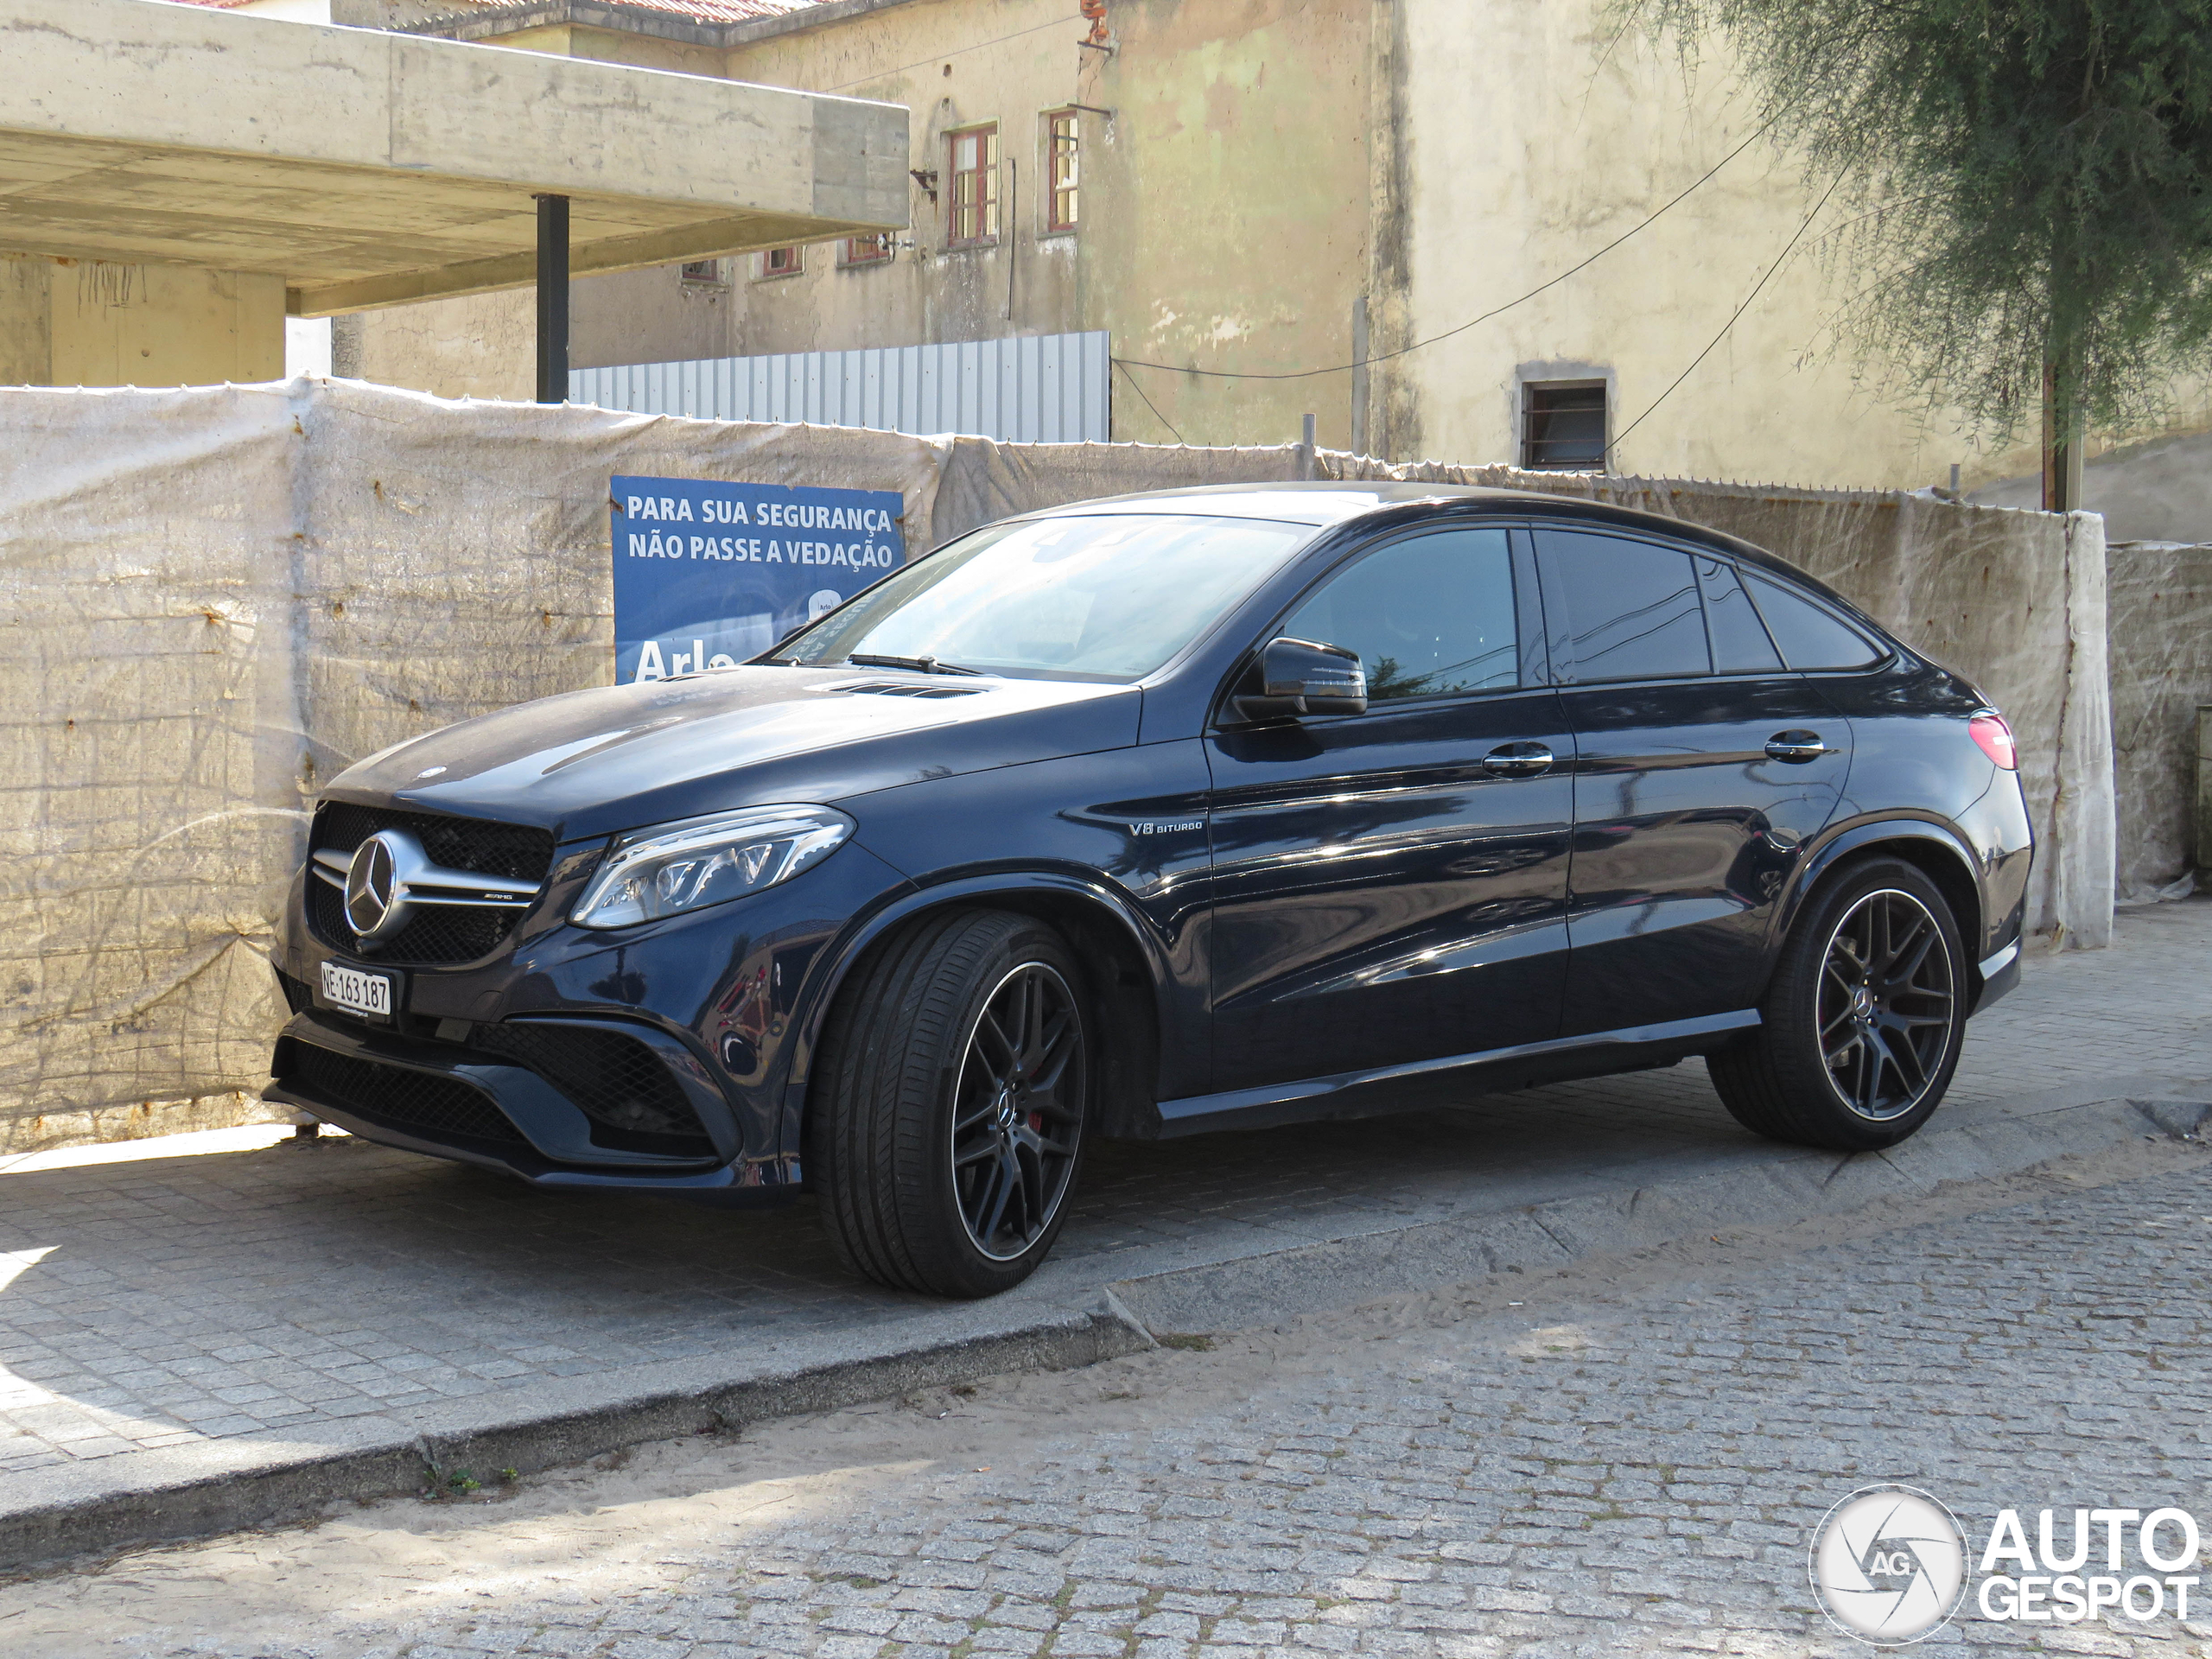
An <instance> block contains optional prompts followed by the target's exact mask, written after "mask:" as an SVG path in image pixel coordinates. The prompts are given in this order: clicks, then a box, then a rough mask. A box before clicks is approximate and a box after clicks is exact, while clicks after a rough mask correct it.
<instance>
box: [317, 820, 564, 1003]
mask: <svg viewBox="0 0 2212 1659" xmlns="http://www.w3.org/2000/svg"><path fill="white" fill-rule="evenodd" d="M379 829H405V830H408V831H410V833H411V834H413V836H415V838H416V840H418V841H420V842H422V843H423V851H424V852H425V853H427V854H428V855H429V857H430V860H431V861H432V862H433V863H435V864H438V865H441V866H442V867H443V868H447V869H449V870H468V871H472V872H474V873H475V874H479V875H498V876H505V877H506V878H507V879H508V880H515V881H536V882H539V883H543V881H544V880H545V873H546V871H547V870H548V869H549V868H550V867H551V865H552V862H553V836H552V835H551V833H550V831H547V830H543V829H531V828H530V827H529V826H528V825H526V824H519V823H487V822H486V821H485V820H483V819H480V818H448V817H439V816H438V815H437V814H435V813H432V812H401V811H396V810H390V809H387V808H385V807H376V806H355V805H353V804H352V803H350V802H347V801H326V802H324V803H323V804H322V805H321V807H319V808H317V809H316V810H315V828H314V829H313V831H312V832H311V833H310V835H309V837H308V846H309V850H310V851H319V850H321V849H325V848H327V849H330V850H332V851H334V852H340V853H346V854H350V853H352V852H353V849H355V848H357V847H359V845H360V844H361V843H362V842H365V841H366V840H367V839H368V838H369V837H370V836H372V835H374V834H375V833H376V832H377V831H378V830H379ZM307 881H308V925H309V926H311V927H312V928H314V930H315V934H316V936H317V937H318V938H321V940H322V941H323V943H324V944H334V945H336V946H338V947H339V948H340V949H341V950H354V951H358V950H360V946H359V944H358V943H357V942H356V941H355V939H354V938H353V929H352V928H350V927H348V926H347V925H346V900H345V895H344V894H342V893H340V892H339V890H338V889H337V888H336V887H333V886H331V885H330V883H329V882H327V881H325V880H322V879H321V877H320V876H317V875H315V874H313V873H312V872H310V873H309V874H308V878H307ZM525 913H526V912H524V911H521V910H492V909H478V908H475V907H474V906H461V905H418V906H416V908H415V912H414V914H413V916H412V917H411V918H410V919H409V921H408V923H407V925H406V926H404V927H403V928H401V929H400V930H399V931H398V932H397V933H395V934H393V935H392V936H391V938H389V939H386V940H385V942H384V943H383V944H381V945H379V946H378V948H377V950H376V952H375V955H376V959H377V960H378V962H390V963H421V964H424V965H435V964H437V963H456V962H474V961H476V960H478V959H479V958H480V957H488V956H490V955H491V954H492V952H493V951H494V950H498V949H499V946H500V945H501V944H504V943H505V940H506V938H507V936H508V935H509V934H511V933H512V932H513V931H514V930H515V925H516V923H518V922H519V921H520V920H521V919H522V918H523V917H524V914H525Z"/></svg>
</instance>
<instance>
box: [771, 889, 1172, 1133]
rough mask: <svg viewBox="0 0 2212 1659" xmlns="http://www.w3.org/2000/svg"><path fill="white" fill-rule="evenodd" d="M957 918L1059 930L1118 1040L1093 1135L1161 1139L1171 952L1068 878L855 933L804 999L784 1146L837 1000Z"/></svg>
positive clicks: (1109, 897) (798, 1123) (911, 896)
mask: <svg viewBox="0 0 2212 1659" xmlns="http://www.w3.org/2000/svg"><path fill="white" fill-rule="evenodd" d="M952 909H976V910H1006V911H1013V912H1016V913H1018V914H1021V915H1026V916H1033V917H1034V918H1037V919H1038V920H1039V921H1041V922H1045V923H1047V924H1049V925H1052V926H1053V927H1055V928H1057V929H1058V930H1059V931H1060V932H1061V933H1062V934H1063V935H1065V937H1066V938H1067V940H1068V943H1069V944H1070V945H1071V946H1072V947H1073V949H1074V950H1075V953H1076V957H1077V962H1078V963H1080V964H1081V965H1082V967H1083V969H1084V974H1085V976H1086V979H1087V981H1088V983H1087V984H1086V985H1085V987H1084V988H1085V989H1086V990H1087V991H1088V992H1089V993H1090V996H1091V999H1092V1001H1093V1002H1094V1004H1095V1005H1096V1007H1098V1009H1099V1012H1100V1015H1101V1020H1102V1023H1104V1024H1107V1025H1109V1026H1111V1027H1113V1028H1114V1029H1115V1030H1116V1041H1115V1042H1113V1043H1111V1044H1101V1045H1100V1046H1099V1048H1100V1052H1101V1054H1102V1057H1103V1065H1102V1068H1101V1071H1100V1076H1099V1085H1100V1086H1099V1109H1098V1116H1097V1119H1096V1122H1094V1124H1093V1125H1092V1127H1093V1128H1094V1129H1096V1131H1097V1132H1098V1133H1100V1134H1102V1135H1151V1134H1154V1133H1156V1132H1157V1128H1158V1121H1159V1114H1158V1111H1157V1109H1156V1108H1157V1105H1158V1097H1159V1096H1158V1084H1159V1078H1160V1042H1161V1039H1162V1031H1163V1026H1164V1014H1163V1012H1162V1009H1161V1006H1160V1004H1161V1000H1162V996H1163V994H1164V989H1165V987H1166V984H1167V982H1168V969H1167V963H1166V946H1165V945H1164V944H1163V943H1162V942H1161V941H1160V938H1158V937H1157V935H1156V934H1155V933H1154V930H1153V929H1152V927H1151V926H1150V925H1149V924H1147V922H1146V921H1145V920H1144V919H1143V918H1142V916H1141V913H1139V912H1137V911H1136V908H1135V906H1134V905H1133V904H1131V903H1130V902H1129V901H1128V899H1126V898H1124V897H1122V895H1120V894H1118V893H1115V892H1114V890H1113V889H1112V888H1111V887H1109V886H1108V885H1106V884H1104V883H1103V882H1101V881H1099V880H1098V879H1097V878H1096V876H1090V877H1088V878H1086V877H1085V876H1084V875H1082V874H1076V873H1072V872H1063V871H1044V870H1035V871H1019V872H996V873H994V874H990V875H987V876H973V877H968V878H963V879H958V880H947V881H942V882H938V883H935V884H933V885H931V886H929V887H923V888H921V889H919V890H918V891H917V892H913V893H908V894H907V895H906V896H905V897H903V898H901V899H899V900H897V901H895V902H893V903H892V904H890V905H887V906H884V907H883V908H882V909H880V910H879V911H876V912H874V913H873V914H871V915H869V916H868V917H867V918H864V919H863V920H862V921H861V922H860V923H859V924H858V925H856V926H855V927H853V928H852V929H850V930H849V931H848V932H847V933H846V935H845V937H844V938H841V939H840V940H839V941H837V943H836V945H835V946H834V947H833V949H832V950H831V951H830V952H829V961H828V963H827V964H826V966H825V967H824V968H823V969H821V970H820V976H819V978H818V979H817V982H816V983H815V984H814V985H813V986H812V987H810V989H809V990H808V992H807V995H806V997H805V1000H804V1008H803V1011H802V1014H801V1015H800V1019H799V1021H798V1033H796V1034H797V1036H798V1042H797V1044H796V1045H795V1046H794V1051H793V1054H792V1060H791V1073H790V1076H789V1079H788V1081H787V1082H786V1084H785V1096H784V1115H785V1125H786V1140H787V1141H788V1143H789V1144H790V1145H791V1146H792V1147H797V1146H798V1145H799V1144H801V1139H802V1135H803V1131H804V1114H805V1110H806V1099H807V1094H808V1090H809V1086H810V1078H811V1077H812V1072H813V1060H814V1055H815V1052H816V1050H817V1048H818V1047H819V1046H820V1043H821V1039H822V1031H823V1026H824V1025H825V1024H826V1023H827V1021H828V1020H829V1011H830V1010H831V1009H832V1008H833V1007H836V1001H837V998H838V996H839V995H840V994H841V993H842V991H843V989H844V988H845V987H846V986H847V985H849V984H850V983H852V982H853V980H854V976H855V975H856V974H858V973H861V972H864V971H865V970H866V968H867V966H868V963H870V962H871V961H873V960H874V958H875V957H877V956H878V955H879V954H880V952H881V951H882V950H883V949H884V947H885V946H886V944H888V942H889V941H890V940H891V939H892V938H893V936H894V935H895V934H897V933H899V931H902V930H904V929H905V928H906V927H908V926H910V925H912V924H914V923H916V922H918V921H920V920H921V919H922V918H925V917H927V916H931V915H933V914H936V913H937V912H942V911H945V910H952Z"/></svg>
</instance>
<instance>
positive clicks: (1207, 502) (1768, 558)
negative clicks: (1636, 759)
mask: <svg viewBox="0 0 2212 1659" xmlns="http://www.w3.org/2000/svg"><path fill="white" fill-rule="evenodd" d="M1461 504H1467V505H1474V504H1482V505H1491V506H1495V507H1497V508H1498V509H1499V510H1500V511H1503V512H1542V513H1546V514H1550V515H1554V516H1559V517H1567V518H1583V519H1587V520H1590V521H1592V522H1593V523H1598V524H1615V525H1618V526H1619V527H1620V528H1622V529H1624V530H1641V531H1645V532H1647V533H1649V534H1654V535H1658V536H1663V537H1669V538H1671V539H1673V540H1675V541H1692V542H1703V543H1706V544H1707V546H1709V547H1712V548H1714V549H1716V550H1719V551H1723V552H1726V553H1729V554H1732V555H1733V556H1736V557H1738V558H1739V559H1741V560H1743V561H1745V563H1751V564H1755V565H1758V566H1760V567H1763V568H1764V569H1767V570H1770V571H1772V572H1773V573H1774V574H1776V575H1780V576H1783V577H1784V578H1786V579H1787V580H1789V581H1791V582H1797V583H1800V584H1801V585H1802V586H1804V587H1807V588H1811V589H1812V590H1813V591H1814V592H1815V593H1817V594H1821V596H1822V597H1823V598H1825V599H1827V600H1828V601H1831V602H1832V603H1834V604H1835V605H1837V606H1840V607H1841V608H1842V609H1843V610H1845V611H1846V612H1847V613H1849V614H1850V615H1852V616H1853V617H1854V618H1856V619H1857V620H1859V621H1860V622H1862V623H1864V624H1866V626H1869V627H1872V628H1873V629H1874V630H1875V631H1876V632H1878V633H1879V634H1880V635H1881V636H1882V637H1883V638H1884V639H1889V638H1890V637H1891V636H1890V634H1889V632H1888V630H1886V629H1885V628H1883V627H1882V626H1881V625H1880V624H1879V623H1878V622H1876V621H1875V620H1874V619H1873V618H1872V617H1871V616H1869V615H1867V614H1866V612H1865V611H1864V610H1863V609H1862V608H1861V607H1859V606H1857V605H1855V604H1853V602H1852V601H1850V600H1848V599H1846V598H1845V597H1844V596H1843V595H1842V594H1839V593H1837V592H1836V591H1835V589H1834V588H1831V587H1829V586H1828V584H1827V583H1826V582H1822V581H1821V579H1820V578H1819V577H1818V576H1815V575H1813V574H1812V573H1811V572H1810V571H1808V570H1804V569H1800V568H1799V567H1798V566H1796V565H1794V564H1792V563H1789V560H1787V559H1785V558H1783V557H1781V556H1779V555H1777V554H1774V553H1770V552H1769V551H1767V550H1766V549H1764V548H1763V547H1760V546H1758V545H1757V544H1756V543H1751V542H1747V541H1745V540H1743V539H1742V538H1741V537H1736V536H1731V535H1730V534H1728V532H1727V531H1721V530H1714V529H1713V528H1712V527H1711V526H1709V525H1706V524H1694V523H1692V522H1690V521H1688V520H1687V519H1681V518H1668V517H1666V516H1664V515H1663V514H1660V513H1656V512H1640V511H1638V510H1637V509H1636V508H1634V507H1623V506H1616V505H1613V504H1612V503H1611V502H1610V501H1593V500H1591V499H1589V498H1588V497H1586V496H1573V495H1553V494H1550V493H1547V492H1545V491H1542V490H1503V489H1494V488H1491V487H1489V486H1484V485H1477V484H1422V483H1394V482H1388V481H1370V480H1345V481H1338V480H1327V481H1317V482H1313V483H1281V484H1198V485H1191V486H1186V487H1184V488H1180V489H1172V490H1143V491H1139V492H1136V493H1133V494H1129V495H1106V496H1098V497H1096V498H1094V499H1090V500H1087V501H1071V502H1069V503H1067V504H1066V505H1063V506H1057V507H1040V508H1038V509H1036V510H1035V511H1033V512H1026V513H1020V514H1016V515H1014V516H1015V517H1017V518H1074V517H1080V516H1082V515H1084V514H1089V513H1109V512H1110V513H1130V512H1157V513H1171V512H1176V513H1202V514H1205V515H1207V516H1209V517H1213V518H1265V519H1273V520H1274V521H1275V522H1277V523H1280V524H1310V525H1312V526H1313V527H1314V528H1315V529H1318V530H1327V529H1332V528H1334V527H1336V526H1338V525H1339V524H1348V523H1350V522H1351V521H1352V520H1354V519H1357V518H1364V517H1366V516H1367V515H1369V514H1370V513H1379V512H1387V511H1389V509H1390V508H1393V507H1406V506H1417V505H1434V506H1446V505H1461Z"/></svg>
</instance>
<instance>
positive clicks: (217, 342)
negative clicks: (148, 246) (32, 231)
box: [0, 254, 284, 386]
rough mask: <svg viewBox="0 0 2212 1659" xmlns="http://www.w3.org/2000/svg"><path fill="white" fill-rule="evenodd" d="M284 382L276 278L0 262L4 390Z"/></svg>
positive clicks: (17, 258)
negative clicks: (18, 387)
mask: <svg viewBox="0 0 2212 1659" xmlns="http://www.w3.org/2000/svg"><path fill="white" fill-rule="evenodd" d="M283 372H284V282H283V278H282V277H268V276H257V275H253V274H250V273H246V272H241V271H232V270H200V269H198V268H196V267H194V266H189V265H163V264H118V263H113V262H108V261H101V260H91V259H54V258H48V257H44V256H42V255H29V254H0V385H64V386H125V385H131V386H183V385H200V386H206V385H222V384H223V383H224V382H226V381H240V382H243V381H252V380H267V379H271V378H275V377H277V376H278V375H281V374H283Z"/></svg>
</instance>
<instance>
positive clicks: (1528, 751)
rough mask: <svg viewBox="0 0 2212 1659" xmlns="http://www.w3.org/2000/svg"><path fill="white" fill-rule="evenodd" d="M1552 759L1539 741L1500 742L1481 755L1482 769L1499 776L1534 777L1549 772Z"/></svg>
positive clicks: (1550, 753)
mask: <svg viewBox="0 0 2212 1659" xmlns="http://www.w3.org/2000/svg"><path fill="white" fill-rule="evenodd" d="M1552 760H1553V755H1552V752H1551V751H1550V750H1549V749H1548V748H1546V747H1544V746H1543V745H1542V744H1541V743H1501V744H1499V745H1498V747H1496V748H1494V749H1492V750H1491V752H1490V753H1488V754H1486V755H1484V756H1483V770H1484V771H1485V772H1494V773H1496V774H1497V776H1498V777H1500V778H1534V777H1536V776H1538V775H1539V774H1541V773H1543V772H1549V771H1550V770H1551V769H1552Z"/></svg>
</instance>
